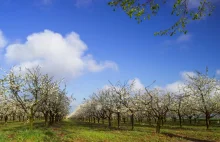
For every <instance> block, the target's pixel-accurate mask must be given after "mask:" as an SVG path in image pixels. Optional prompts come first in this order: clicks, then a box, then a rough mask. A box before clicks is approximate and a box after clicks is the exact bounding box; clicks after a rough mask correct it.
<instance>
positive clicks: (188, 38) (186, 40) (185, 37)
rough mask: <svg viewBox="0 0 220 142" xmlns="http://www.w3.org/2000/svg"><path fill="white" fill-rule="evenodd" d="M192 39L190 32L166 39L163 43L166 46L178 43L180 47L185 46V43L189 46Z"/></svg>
mask: <svg viewBox="0 0 220 142" xmlns="http://www.w3.org/2000/svg"><path fill="white" fill-rule="evenodd" d="M191 39H192V34H189V33H188V34H182V35H180V36H179V37H177V38H176V39H174V40H165V41H164V42H163V45H165V46H173V45H178V46H180V47H183V45H184V44H185V47H188V46H187V44H189V42H190V41H191Z"/></svg>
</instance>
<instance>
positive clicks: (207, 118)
mask: <svg viewBox="0 0 220 142" xmlns="http://www.w3.org/2000/svg"><path fill="white" fill-rule="evenodd" d="M209 125H210V114H209V113H208V112H207V113H206V129H207V130H208V129H209Z"/></svg>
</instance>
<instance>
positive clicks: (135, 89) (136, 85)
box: [128, 78, 145, 91]
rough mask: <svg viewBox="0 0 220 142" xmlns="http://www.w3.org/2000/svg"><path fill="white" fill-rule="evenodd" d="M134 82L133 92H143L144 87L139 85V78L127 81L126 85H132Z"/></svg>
mask: <svg viewBox="0 0 220 142" xmlns="http://www.w3.org/2000/svg"><path fill="white" fill-rule="evenodd" d="M133 82H134V86H133V90H134V91H138V90H144V88H145V87H144V85H143V84H142V83H141V81H140V79H139V78H134V79H132V80H129V81H128V84H132V83H133Z"/></svg>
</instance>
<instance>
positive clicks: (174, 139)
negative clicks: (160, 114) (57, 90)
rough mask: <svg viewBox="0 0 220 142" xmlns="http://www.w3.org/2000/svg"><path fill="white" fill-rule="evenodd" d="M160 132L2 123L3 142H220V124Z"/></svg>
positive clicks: (79, 124)
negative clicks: (30, 126)
mask: <svg viewBox="0 0 220 142" xmlns="http://www.w3.org/2000/svg"><path fill="white" fill-rule="evenodd" d="M161 132H162V133H161V134H159V135H158V134H155V129H154V128H153V127H147V126H143V125H142V126H141V125H137V126H135V130H134V131H130V130H129V127H125V126H124V127H122V129H121V130H117V129H111V130H110V129H108V128H107V127H106V126H103V125H101V124H89V123H84V122H75V121H63V122H61V123H59V124H56V125H54V126H53V127H50V128H45V127H44V126H43V123H42V122H38V123H35V129H34V130H28V127H27V126H26V125H24V124H23V123H19V122H15V123H8V124H7V125H3V124H0V142H139V141H140V142H149V141H152V142H163V141H164V142H166V141H168V142H181V141H183V142H185V141H196V142H218V141H219V142H220V127H212V128H211V130H209V131H206V130H205V127H203V126H185V127H184V128H182V129H180V128H178V127H177V126H172V127H171V126H164V128H163V129H162V131H161Z"/></svg>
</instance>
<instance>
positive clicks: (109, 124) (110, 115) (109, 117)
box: [108, 113, 112, 128]
mask: <svg viewBox="0 0 220 142" xmlns="http://www.w3.org/2000/svg"><path fill="white" fill-rule="evenodd" d="M111 117H112V114H111V113H110V114H109V116H108V127H109V128H111V127H112V122H111Z"/></svg>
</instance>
